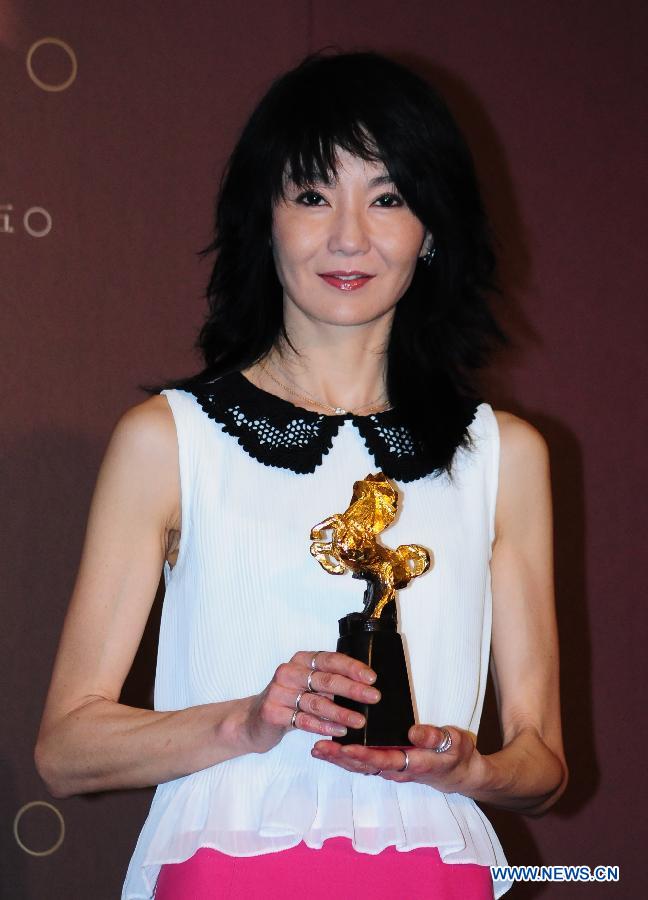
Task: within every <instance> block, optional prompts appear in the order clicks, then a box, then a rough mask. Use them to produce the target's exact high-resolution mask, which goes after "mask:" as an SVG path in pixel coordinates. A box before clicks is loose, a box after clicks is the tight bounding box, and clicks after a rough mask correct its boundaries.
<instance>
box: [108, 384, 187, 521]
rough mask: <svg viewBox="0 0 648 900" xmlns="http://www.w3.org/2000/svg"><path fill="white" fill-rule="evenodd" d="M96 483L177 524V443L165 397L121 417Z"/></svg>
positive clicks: (153, 399) (154, 398) (153, 398)
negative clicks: (139, 503) (103, 484)
mask: <svg viewBox="0 0 648 900" xmlns="http://www.w3.org/2000/svg"><path fill="white" fill-rule="evenodd" d="M99 483H100V485H102V483H105V484H106V486H107V487H109V489H110V490H111V491H112V490H114V489H115V488H117V489H118V490H119V494H123V493H128V494H130V496H132V497H135V496H136V497H139V498H140V501H142V500H144V501H146V502H147V503H150V505H151V506H152V507H158V509H162V510H163V511H164V518H165V520H166V521H167V522H174V521H175V520H177V518H178V510H179V503H180V499H179V498H180V474H179V463H178V441H177V435H176V428H175V422H174V419H173V414H172V412H171V409H170V407H169V404H168V402H167V400H166V398H165V397H163V396H154V397H150V398H149V399H148V400H145V401H144V402H143V403H138V404H137V405H136V406H133V407H131V408H130V409H129V410H127V411H126V412H125V413H124V414H123V415H122V416H121V418H120V419H119V421H118V422H117V424H116V426H115V428H114V431H113V434H112V437H111V439H110V443H109V445H108V449H107V451H106V456H105V459H104V464H103V466H102V472H101V473H100V479H99Z"/></svg>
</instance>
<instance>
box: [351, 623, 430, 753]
mask: <svg viewBox="0 0 648 900" xmlns="http://www.w3.org/2000/svg"><path fill="white" fill-rule="evenodd" d="M339 625H340V638H339V640H338V643H337V650H338V653H346V655H347V656H352V657H353V658H354V659H358V660H360V661H361V662H363V663H366V664H367V665H368V666H369V667H370V668H371V669H373V670H374V672H375V673H376V676H377V677H376V682H375V687H377V688H378V690H379V691H380V693H381V695H382V696H381V698H380V700H379V701H378V703H375V704H372V703H369V704H365V703H358V702H356V701H355V700H349V699H348V698H347V697H335V702H336V703H337V704H338V705H339V706H344V707H345V708H346V709H353V710H355V711H356V712H359V713H362V715H363V716H364V717H365V726H364V728H349V729H347V733H346V734H345V735H344V737H336V738H334V740H335V741H337V742H338V743H340V744H362V745H363V746H365V747H411V746H412V744H411V741H410V740H409V738H408V737H407V732H408V731H409V729H410V728H411V727H412V725H413V724H414V709H413V707H412V697H411V694H410V688H409V679H408V677H407V665H406V663H405V653H404V652H403V642H402V640H401V636H400V634H399V633H398V632H397V631H396V623H395V622H394V621H393V620H383V619H369V618H367V617H366V616H363V615H362V613H350V614H349V615H348V616H345V617H344V618H343V619H340V620H339Z"/></svg>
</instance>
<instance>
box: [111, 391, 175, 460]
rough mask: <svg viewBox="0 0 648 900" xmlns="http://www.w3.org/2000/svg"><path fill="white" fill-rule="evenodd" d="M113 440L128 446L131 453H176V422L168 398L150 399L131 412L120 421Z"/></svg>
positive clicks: (127, 412)
mask: <svg viewBox="0 0 648 900" xmlns="http://www.w3.org/2000/svg"><path fill="white" fill-rule="evenodd" d="M113 438H114V439H117V440H119V441H122V442H125V443H128V444H129V445H130V449H131V450H141V451H143V452H151V451H153V452H155V453H165V452H168V451H169V450H173V451H175V450H176V445H177V438H176V430H175V423H174V420H173V414H172V412H171V408H170V407H169V404H168V402H167V400H166V398H165V397H163V396H161V395H157V396H155V397H149V398H148V400H144V401H143V402H142V403H138V404H137V406H132V407H131V408H130V409H128V410H127V411H126V412H125V413H124V414H123V415H122V416H121V418H120V419H119V421H118V422H117V425H116V426H115V431H114V434H113Z"/></svg>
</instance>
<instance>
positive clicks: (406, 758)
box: [396, 750, 409, 772]
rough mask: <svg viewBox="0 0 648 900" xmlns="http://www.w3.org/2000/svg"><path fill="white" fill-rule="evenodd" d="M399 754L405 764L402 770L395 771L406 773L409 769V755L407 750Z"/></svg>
mask: <svg viewBox="0 0 648 900" xmlns="http://www.w3.org/2000/svg"><path fill="white" fill-rule="evenodd" d="M401 753H402V754H403V756H404V757H405V763H404V764H403V767H402V769H396V771H397V772H407V770H408V769H409V754H408V752H407V750H401Z"/></svg>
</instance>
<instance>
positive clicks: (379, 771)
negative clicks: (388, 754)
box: [374, 769, 382, 775]
mask: <svg viewBox="0 0 648 900" xmlns="http://www.w3.org/2000/svg"><path fill="white" fill-rule="evenodd" d="M374 775H382V769H378V771H377V772H374Z"/></svg>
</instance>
